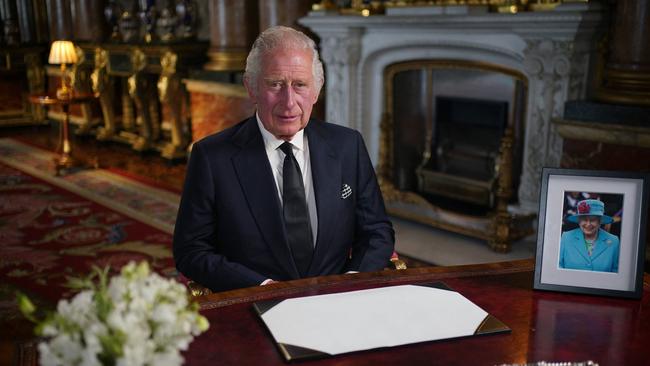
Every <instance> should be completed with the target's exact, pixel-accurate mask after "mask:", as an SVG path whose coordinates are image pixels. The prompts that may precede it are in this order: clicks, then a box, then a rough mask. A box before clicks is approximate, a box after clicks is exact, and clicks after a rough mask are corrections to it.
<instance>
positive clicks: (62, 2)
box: [46, 0, 72, 40]
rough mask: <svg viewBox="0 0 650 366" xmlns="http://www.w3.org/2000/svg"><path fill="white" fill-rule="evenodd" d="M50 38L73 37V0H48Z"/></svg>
mask: <svg viewBox="0 0 650 366" xmlns="http://www.w3.org/2000/svg"><path fill="white" fill-rule="evenodd" d="M46 4H47V14H48V19H49V23H50V39H51V40H57V39H72V11H71V0H47V2H46Z"/></svg>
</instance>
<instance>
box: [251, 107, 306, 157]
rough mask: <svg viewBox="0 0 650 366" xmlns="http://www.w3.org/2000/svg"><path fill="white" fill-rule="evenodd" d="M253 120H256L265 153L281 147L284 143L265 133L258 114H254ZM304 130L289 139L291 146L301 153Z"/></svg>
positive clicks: (303, 143)
mask: <svg viewBox="0 0 650 366" xmlns="http://www.w3.org/2000/svg"><path fill="white" fill-rule="evenodd" d="M255 119H256V120H257V126H258V127H259V129H260V132H261V133H262V138H263V139H264V148H265V149H266V151H267V153H268V152H270V151H275V150H277V148H278V147H280V145H282V144H283V143H284V142H285V141H284V140H280V139H278V138H277V137H275V136H273V134H272V133H270V132H269V131H267V129H266V128H265V127H264V125H263V124H262V121H261V120H260V116H259V114H257V112H255ZM304 136H305V129H304V128H303V129H301V130H300V131H298V132H297V133H296V135H295V136H293V138H292V139H291V141H289V142H291V145H293V146H294V147H295V148H297V149H298V150H299V151H301V152H302V151H303V148H304V145H305V138H304Z"/></svg>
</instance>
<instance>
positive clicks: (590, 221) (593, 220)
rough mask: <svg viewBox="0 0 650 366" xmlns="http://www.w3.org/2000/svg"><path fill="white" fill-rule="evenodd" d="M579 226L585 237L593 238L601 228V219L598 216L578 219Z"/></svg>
mask: <svg viewBox="0 0 650 366" xmlns="http://www.w3.org/2000/svg"><path fill="white" fill-rule="evenodd" d="M578 224H579V225H580V229H582V232H583V233H584V235H585V236H588V237H591V236H594V235H596V233H597V232H598V227H600V217H598V216H581V217H579V218H578Z"/></svg>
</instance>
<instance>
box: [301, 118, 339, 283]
mask: <svg viewBox="0 0 650 366" xmlns="http://www.w3.org/2000/svg"><path fill="white" fill-rule="evenodd" d="M319 123H322V122H318V121H314V120H312V121H310V122H309V124H308V125H307V128H305V132H306V133H307V139H308V141H309V155H310V161H311V174H312V179H313V182H314V192H315V194H316V197H315V198H316V212H317V214H318V234H317V239H316V248H315V252H314V258H313V259H312V262H311V266H310V267H309V268H310V269H309V274H310V275H316V274H317V273H315V272H316V271H317V269H318V268H319V265H320V263H321V262H322V260H323V259H324V258H325V255H326V253H327V252H328V248H329V245H330V243H331V239H330V238H331V235H332V233H333V232H334V230H336V227H335V226H334V220H335V218H336V212H337V211H338V210H337V209H338V205H340V204H341V179H342V178H341V164H340V162H339V157H338V155H337V154H336V151H335V150H334V149H333V147H332V145H331V143H332V142H331V141H330V140H329V139H328V138H327V136H326V135H325V133H324V131H323V129H322V127H321V126H320V125H319Z"/></svg>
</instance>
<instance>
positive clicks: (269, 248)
mask: <svg viewBox="0 0 650 366" xmlns="http://www.w3.org/2000/svg"><path fill="white" fill-rule="evenodd" d="M323 82H324V77H323V66H322V64H321V62H320V60H319V58H318V52H317V51H316V48H315V44H314V42H313V41H312V40H311V39H309V37H307V36H305V35H304V34H303V33H301V32H298V31H296V30H294V29H291V28H287V27H281V26H279V27H273V28H270V29H268V30H266V31H265V32H263V33H262V34H261V35H260V36H259V37H258V39H257V40H256V41H255V43H254V45H253V48H252V50H251V52H250V54H249V56H248V59H247V60H246V72H245V74H244V85H245V86H246V89H247V91H248V94H249V96H250V98H251V99H252V101H253V102H254V103H255V104H256V107H257V113H256V115H255V116H253V117H251V118H249V119H247V120H244V121H242V122H240V123H239V124H237V125H235V126H234V127H232V128H229V129H227V130H225V131H222V132H221V133H218V134H215V135H212V136H209V137H206V138H204V139H202V140H201V141H199V142H197V143H195V144H194V146H193V148H192V153H191V157H190V160H189V162H188V167H187V175H186V180H185V187H184V190H183V197H182V199H181V204H180V208H179V212H178V218H177V221H176V228H175V232H174V259H175V261H176V266H177V268H178V270H179V271H180V272H181V273H183V274H184V275H185V276H186V277H188V278H190V279H192V280H194V281H196V282H198V283H200V284H201V285H204V286H206V287H208V288H210V289H212V290H213V291H223V290H229V289H235V288H241V287H248V286H257V285H264V284H267V283H271V282H274V281H282V280H291V279H298V278H304V277H311V276H320V275H330V274H339V273H346V272H353V271H375V270H379V269H382V268H383V267H384V266H385V265H386V264H387V263H388V260H389V258H390V255H391V254H392V252H393V246H394V232H393V228H392V225H391V223H390V221H389V219H388V217H387V216H386V213H385V209H384V203H383V199H382V197H381V192H380V191H379V186H378V184H377V179H376V177H375V173H374V170H373V167H372V164H371V161H370V159H369V157H368V152H367V151H366V147H365V145H364V143H363V140H362V138H361V135H360V134H359V133H358V132H356V131H354V130H351V129H348V128H345V127H341V126H337V125H333V124H329V123H325V122H321V121H316V120H313V119H310V116H311V110H312V107H313V105H314V104H315V103H316V100H317V98H318V94H319V92H320V88H321V87H322V85H323Z"/></svg>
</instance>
